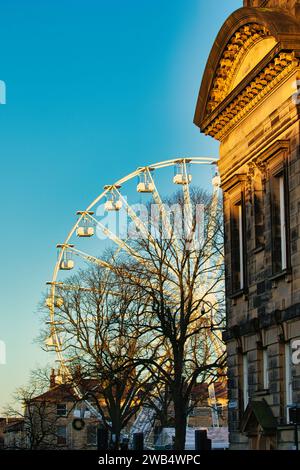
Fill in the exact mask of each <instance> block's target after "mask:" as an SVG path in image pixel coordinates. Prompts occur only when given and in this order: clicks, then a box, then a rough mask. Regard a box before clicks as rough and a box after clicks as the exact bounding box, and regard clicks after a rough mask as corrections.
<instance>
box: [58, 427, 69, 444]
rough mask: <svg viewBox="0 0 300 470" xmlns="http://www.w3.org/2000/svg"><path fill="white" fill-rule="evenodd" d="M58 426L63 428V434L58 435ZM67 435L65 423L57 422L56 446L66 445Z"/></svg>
mask: <svg viewBox="0 0 300 470" xmlns="http://www.w3.org/2000/svg"><path fill="white" fill-rule="evenodd" d="M59 428H60V429H64V430H65V436H61V435H59ZM67 437H68V430H67V426H66V425H65V424H57V426H56V438H57V445H58V446H66V445H67ZM62 440H63V441H62Z"/></svg>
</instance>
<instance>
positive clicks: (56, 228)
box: [0, 0, 242, 407]
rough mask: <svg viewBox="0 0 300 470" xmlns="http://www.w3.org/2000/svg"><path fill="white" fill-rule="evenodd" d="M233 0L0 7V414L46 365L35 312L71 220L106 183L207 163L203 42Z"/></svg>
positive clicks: (81, 0)
mask: <svg viewBox="0 0 300 470" xmlns="http://www.w3.org/2000/svg"><path fill="white" fill-rule="evenodd" d="M241 5H242V1H241V0H227V1H226V2H221V1H220V0H210V1H206V0H172V1H171V0H51V1H50V0H43V1H40V0H26V2H25V1H24V0H6V1H5V0H0V14H1V27H0V47H1V62H0V80H4V81H5V82H6V86H7V104H6V105H0V158H1V160H0V161H1V172H0V175H1V184H0V190H1V206H2V211H1V216H2V221H1V231H0V246H1V270H0V276H1V298H0V305H1V310H0V315H1V317H0V340H3V341H5V343H6V346H7V365H5V366H4V365H0V382H1V384H0V407H1V406H2V405H3V404H5V403H6V402H8V401H9V400H10V396H11V393H12V392H13V390H14V389H15V388H16V387H17V386H20V385H22V384H24V382H26V381H27V378H28V374H29V371H30V369H32V368H34V367H35V366H36V365H38V364H39V365H42V364H44V363H46V362H48V361H49V357H48V356H47V354H46V353H43V352H42V351H40V350H39V347H38V346H37V345H36V344H34V343H33V340H34V338H35V337H36V336H37V334H38V331H39V327H40V323H39V322H40V320H39V318H38V312H37V304H38V302H39V299H40V296H41V292H42V291H43V289H44V285H45V281H47V280H49V279H50V278H51V273H52V269H53V265H54V263H55V260H56V250H55V244H56V243H57V242H59V241H61V240H62V239H64V238H65V235H66V233H67V231H68V230H69V229H70V227H71V225H72V224H73V222H74V212H75V211H76V210H77V209H78V208H83V207H86V206H87V204H88V202H90V201H91V200H92V199H93V198H94V196H95V195H97V194H98V193H99V191H100V190H101V188H102V186H103V185H104V184H105V183H109V182H111V181H112V180H116V179H118V178H119V177H121V176H123V175H125V174H127V173H129V172H130V171H132V170H133V169H135V168H136V167H137V166H141V165H143V164H147V163H148V164H149V163H151V162H155V161H159V160H164V159H167V158H170V157H173V156H177V155H178V156H180V155H217V152H218V145H217V143H216V142H214V141H213V140H212V139H211V138H209V137H205V136H201V135H200V133H199V131H198V129H197V128H196V127H195V126H194V125H193V113H194V108H195V104H196V98H197V94H198V89H199V84H200V81H201V76H202V73H203V69H204V66H205V62H206V59H207V56H208V54H209V51H210V48H211V46H212V43H213V41H214V38H215V36H216V34H217V32H218V30H219V28H220V27H221V25H222V23H223V22H224V21H225V19H226V17H227V16H228V15H229V14H230V13H231V12H232V11H234V10H235V9H237V8H239V7H240V6H241Z"/></svg>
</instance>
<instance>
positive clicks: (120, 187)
mask: <svg viewBox="0 0 300 470" xmlns="http://www.w3.org/2000/svg"><path fill="white" fill-rule="evenodd" d="M216 163H217V159H216V158H212V157H191V158H180V159H178V158H176V159H170V160H166V161H162V162H158V163H154V164H151V165H148V166H144V167H140V168H138V169H137V170H135V171H133V172H132V173H130V174H128V175H127V176H125V177H123V178H121V179H119V180H118V181H116V182H114V183H112V184H109V185H105V186H104V189H103V191H102V192H101V193H100V194H99V195H98V196H97V197H96V198H95V199H94V200H93V201H92V202H91V203H90V204H89V205H88V207H87V208H86V209H85V210H78V211H77V220H76V222H75V223H74V225H73V227H72V228H71V230H70V232H69V233H68V235H67V236H66V238H65V240H64V241H63V242H61V243H59V244H57V250H58V256H57V261H56V263H55V266H54V270H53V275H52V279H51V281H50V282H48V283H47V285H48V293H47V297H46V306H47V308H48V309H49V319H48V322H47V323H48V333H49V334H48V336H47V338H46V340H45V345H46V349H47V350H50V351H54V352H55V354H56V356H57V361H58V362H59V365H60V370H61V371H62V374H64V375H65V376H70V370H69V365H68V360H67V359H66V357H64V344H63V335H62V331H63V325H62V324H61V322H60V321H59V320H58V315H57V311H58V310H59V309H60V308H61V306H62V304H63V298H62V292H63V291H67V290H71V289H74V288H76V286H75V287H74V285H71V284H69V283H68V278H67V277H66V274H68V273H70V271H72V272H74V271H75V272H76V269H79V268H80V267H81V266H82V265H83V264H88V265H89V264H92V265H96V266H98V267H100V268H103V270H107V271H108V272H109V271H110V270H111V269H113V267H112V264H111V263H110V261H109V260H107V259H102V258H101V257H99V256H98V252H99V245H98V244H97V243H95V242H96V241H99V239H101V240H102V242H103V240H109V241H110V243H111V244H112V245H113V246H115V249H116V250H115V251H116V253H121V252H126V253H127V254H128V256H131V257H132V258H134V257H135V253H134V251H133V249H132V247H131V246H130V244H129V243H128V240H127V239H126V237H124V236H123V235H122V233H120V232H121V230H120V223H119V224H118V223H115V222H116V220H117V219H122V214H123V221H124V214H125V218H126V219H128V220H129V221H130V223H131V225H132V227H133V228H135V229H136V230H137V231H139V232H140V233H142V234H143V235H144V236H146V237H149V238H151V237H152V238H153V235H152V234H151V233H149V227H148V226H147V224H145V221H144V220H143V218H142V216H141V214H140V213H139V211H138V210H137V208H136V199H135V198H136V197H139V198H140V201H144V202H151V201H152V202H153V203H154V204H155V205H156V207H157V208H158V211H159V213H160V215H161V220H162V224H163V226H164V230H165V231H166V232H167V233H168V232H170V231H171V230H172V227H171V224H170V218H169V217H168V214H167V213H166V208H165V204H164V198H165V193H166V191H168V192H169V191H172V188H177V191H179V192H180V193H181V195H182V199H183V201H184V203H185V204H186V206H187V207H188V208H189V207H190V206H191V193H192V185H193V187H197V186H201V185H203V175H204V174H206V176H205V178H206V186H207V187H208V188H209V190H210V193H211V200H212V203H211V205H210V209H209V210H210V212H209V218H210V220H211V221H212V222H211V223H210V224H209V227H210V230H212V229H213V221H214V217H215V212H216V210H217V204H218V200H219V193H220V191H219V189H220V178H219V176H218V173H217V165H216ZM204 168H205V171H203V169H204ZM211 170H213V171H211ZM205 172H206V173H205ZM207 174H208V175H210V176H208V177H207ZM173 191H174V189H173ZM131 200H132V202H130V201H131ZM109 214H110V215H112V214H113V215H114V217H113V221H114V223H113V224H107V223H106V222H105V217H107V216H108V215H109ZM118 221H119V220H118ZM127 236H128V233H127ZM93 239H94V241H93ZM174 243H175V242H174ZM177 249H178V247H177ZM205 282H207V283H208V282H213V279H212V278H210V279H206V281H205ZM201 288H202V287H201V286H199V289H201ZM80 289H83V290H86V291H89V290H90V289H91V288H89V287H80ZM205 304H206V306H207V307H208V308H209V310H210V321H211V322H212V324H213V321H214V319H213V316H214V309H213V307H212V304H213V299H211V298H208V299H207V300H206V302H205ZM203 308H204V307H203ZM212 330H213V329H211V330H208V334H210V335H211V342H212V344H213V346H214V348H215V349H216V350H217V351H218V352H219V351H220V350H222V348H223V343H222V342H221V341H220V339H221V338H220V334H219V333H218V332H216V331H212ZM216 330H217V328H216ZM95 413H96V412H95Z"/></svg>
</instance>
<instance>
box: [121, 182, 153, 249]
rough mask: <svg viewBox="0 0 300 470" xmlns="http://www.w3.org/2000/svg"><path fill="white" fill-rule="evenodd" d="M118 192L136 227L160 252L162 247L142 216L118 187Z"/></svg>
mask: <svg viewBox="0 0 300 470" xmlns="http://www.w3.org/2000/svg"><path fill="white" fill-rule="evenodd" d="M116 192H117V193H118V195H119V197H120V199H121V200H122V202H123V204H124V206H125V207H126V209H127V213H128V215H129V217H130V218H131V220H132V222H133V223H134V225H135V226H136V228H137V229H138V231H139V232H140V233H141V234H142V235H143V236H144V237H145V239H146V240H147V241H149V242H150V243H151V244H152V245H153V246H154V248H155V249H156V250H157V252H160V248H159V246H158V244H157V242H156V241H155V239H154V238H153V236H152V235H151V233H150V232H149V230H148V229H147V227H146V226H145V224H144V222H143V221H142V220H141V219H140V217H139V216H138V215H137V214H136V212H135V211H134V210H133V209H132V207H131V206H130V204H128V202H127V200H126V199H125V198H124V197H123V196H122V194H121V193H120V191H119V190H118V189H116Z"/></svg>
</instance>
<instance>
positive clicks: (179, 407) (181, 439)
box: [174, 397, 187, 450]
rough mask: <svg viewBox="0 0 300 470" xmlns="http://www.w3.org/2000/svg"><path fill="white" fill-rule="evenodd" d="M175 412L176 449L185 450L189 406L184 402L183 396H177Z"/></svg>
mask: <svg viewBox="0 0 300 470" xmlns="http://www.w3.org/2000/svg"><path fill="white" fill-rule="evenodd" d="M174 412H175V441H174V449H175V450H184V447H185V435H186V425H187V407H186V405H185V404H184V400H183V399H182V397H177V398H176V400H174Z"/></svg>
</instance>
